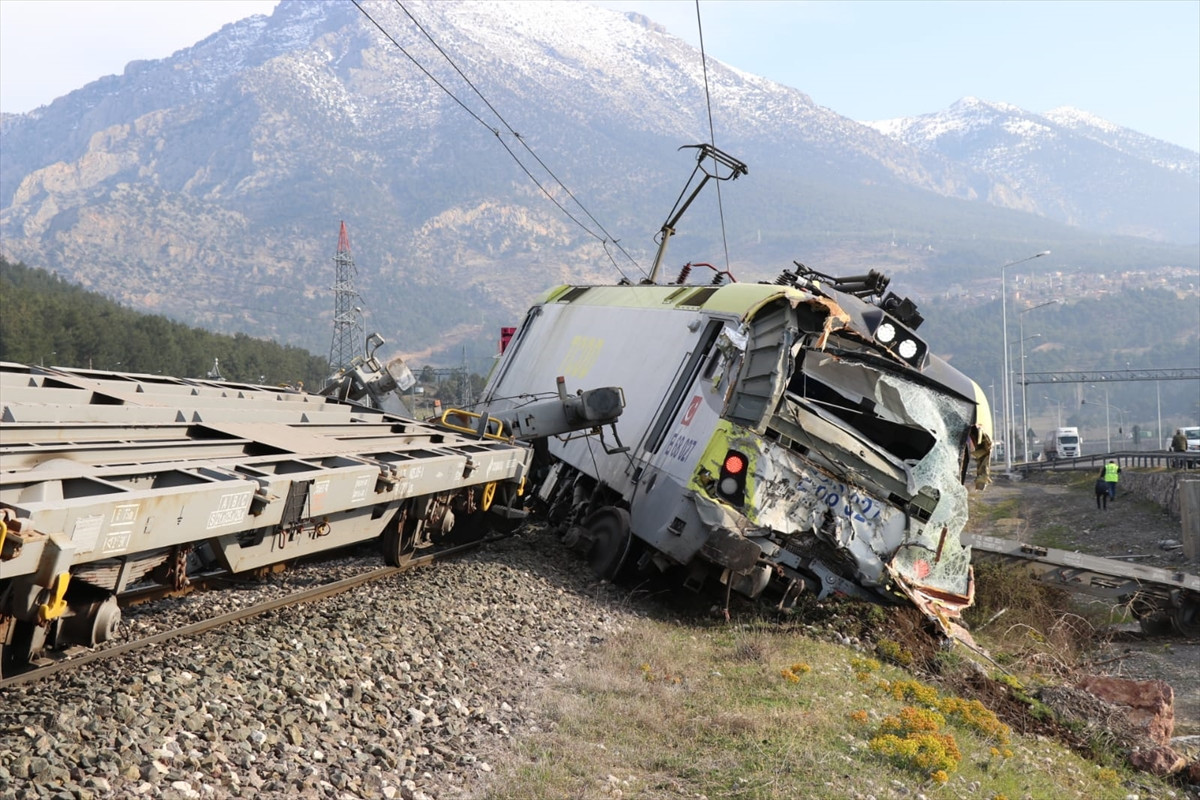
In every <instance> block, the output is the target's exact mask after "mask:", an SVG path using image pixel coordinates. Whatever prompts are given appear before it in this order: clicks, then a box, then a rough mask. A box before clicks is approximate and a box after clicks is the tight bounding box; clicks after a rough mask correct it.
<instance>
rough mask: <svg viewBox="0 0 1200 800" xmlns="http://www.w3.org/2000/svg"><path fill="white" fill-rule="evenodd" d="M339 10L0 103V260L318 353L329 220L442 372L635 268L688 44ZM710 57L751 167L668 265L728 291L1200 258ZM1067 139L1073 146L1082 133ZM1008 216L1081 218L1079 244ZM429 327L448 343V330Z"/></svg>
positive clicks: (654, 213) (405, 332) (697, 83)
mask: <svg viewBox="0 0 1200 800" xmlns="http://www.w3.org/2000/svg"><path fill="white" fill-rule="evenodd" d="M362 5H363V8H364V9H365V10H366V11H367V13H369V14H370V15H371V17H372V19H368V18H367V17H366V16H364V15H363V14H360V13H359V11H358V9H356V8H355V7H354V5H353V4H349V3H311V2H304V1H303V0H284V1H283V2H281V3H280V5H279V6H278V7H277V8H276V10H275V12H274V13H273V14H272V15H271V16H270V17H262V16H259V17H251V18H249V19H246V20H242V21H240V22H237V23H233V24H230V25H226V26H225V27H224V28H222V29H221V30H220V31H218V32H217V33H215V34H213V35H212V36H209V37H207V38H206V39H204V40H203V41H201V42H198V43H197V44H196V45H194V46H192V47H189V48H185V49H183V50H180V51H178V52H177V53H175V54H173V55H172V56H171V57H169V58H166V59H162V60H159V61H149V62H134V63H131V64H130V65H129V66H128V67H127V68H126V70H125V73H124V74H123V75H121V76H109V77H106V78H103V79H101V80H99V81H95V82H93V83H91V84H89V85H87V86H85V87H83V88H81V89H79V90H77V91H75V92H72V93H71V94H69V95H67V96H65V97H63V98H59V99H58V100H56V101H55V102H54V103H51V104H50V105H49V106H46V107H43V108H40V109H37V110H35V111H33V112H30V113H28V114H22V115H5V117H4V119H3V120H0V138H2V140H3V145H4V148H3V149H4V169H3V171H2V172H0V237H2V249H3V251H4V253H5V255H7V256H8V257H10V258H13V259H21V260H24V261H25V262H26V263H28V264H29V265H31V266H42V267H47V268H50V269H54V270H56V271H58V272H59V273H60V274H63V275H64V276H65V277H69V278H71V279H73V280H77V281H79V282H81V283H83V284H84V285H85V286H88V287H90V288H95V289H99V290H101V291H104V292H105V293H107V294H109V295H110V296H113V297H114V298H116V299H118V300H121V301H123V302H126V303H128V304H130V305H133V306H135V307H138V308H141V309H148V310H157V311H161V312H163V313H166V314H168V315H170V316H173V317H177V318H180V319H182V320H184V321H187V322H190V323H199V324H205V325H207V326H210V327H214V328H217V329H219V330H225V331H233V330H244V331H247V332H249V333H251V334H254V335H272V336H275V337H277V338H280V339H282V340H283V341H286V342H288V343H291V344H301V345H303V346H306V347H309V348H310V349H312V350H315V351H317V352H321V351H322V350H323V349H324V348H325V347H326V346H327V342H328V335H329V332H330V330H331V329H332V326H331V323H330V320H331V317H332V310H333V309H332V306H333V302H332V293H331V292H330V290H329V286H330V285H331V283H332V280H333V270H332V265H331V264H330V263H329V262H330V260H331V257H332V255H333V252H334V249H335V248H334V245H335V243H336V232H337V224H338V222H339V221H340V220H346V221H347V224H348V226H349V229H350V233H351V242H352V245H353V249H354V253H355V256H356V258H357V259H358V266H359V284H358V288H359V291H360V292H361V293H362V294H363V297H364V307H365V308H366V309H367V311H368V314H369V316H368V321H367V326H368V328H377V329H379V330H381V331H383V332H384V333H385V335H386V336H387V337H388V338H389V339H390V340H392V341H393V342H395V343H396V344H397V346H398V347H399V348H400V349H402V350H408V351H416V350H430V351H431V352H435V351H436V349H437V347H438V346H441V347H442V350H443V352H442V355H443V356H448V357H451V358H453V357H456V356H458V355H460V353H465V352H466V351H467V350H471V351H472V352H475V353H486V352H490V351H491V350H492V348H493V347H494V344H493V342H492V339H493V338H494V337H493V336H492V334H491V331H493V330H494V328H495V327H496V326H497V325H498V324H500V323H501V322H505V323H510V322H511V321H512V320H514V319H515V318H516V317H517V316H519V314H520V313H521V309H522V308H523V307H524V305H526V304H527V303H528V302H529V300H530V299H531V298H532V297H533V296H535V295H536V294H537V293H539V292H540V291H541V290H543V289H544V288H546V287H548V286H550V285H553V284H555V283H559V282H564V281H568V280H569V281H611V280H613V279H615V278H616V277H618V276H619V273H620V274H626V275H629V276H631V277H633V278H640V277H641V274H642V272H644V271H645V270H647V269H648V264H649V262H650V261H651V260H652V257H653V250H654V241H653V238H652V236H653V234H654V233H655V232H656V231H657V230H658V228H659V226H660V225H661V222H660V220H662V219H665V217H666V215H667V212H668V210H669V209H670V207H671V204H672V203H673V202H674V200H675V198H676V197H677V196H678V193H679V191H680V186H681V185H682V184H683V183H684V179H685V178H686V176H687V173H688V172H689V171H690V170H691V169H692V168H693V167H694V166H695V159H694V156H693V155H692V154H691V151H685V152H683V153H680V152H678V148H679V146H680V145H684V144H692V143H696V142H702V141H705V140H707V139H708V117H707V114H706V107H707V102H706V98H705V94H704V75H703V70H702V66H701V63H700V56H699V53H698V52H697V51H695V50H693V49H692V48H690V47H688V46H687V45H686V44H684V43H683V42H681V41H680V40H678V39H675V38H673V37H671V36H669V35H668V34H667V33H666V32H665V31H664V30H663V29H662V28H661V27H659V26H657V25H655V24H654V23H652V22H651V21H649V20H647V19H646V18H644V17H641V16H639V15H622V14H619V13H617V12H613V11H609V10H606V9H599V8H594V7H591V6H588V5H585V4H582V3H503V4H497V3H491V2H456V3H432V2H430V3H418V2H414V3H408V4H405V6H404V7H403V8H401V7H399V6H398V5H394V4H386V3H382V2H370V3H363V4H362ZM405 9H407V11H408V12H411V14H412V18H409V17H407V16H406V12H405ZM372 20H373V21H372ZM414 20H416V21H419V23H420V27H418V26H417V25H416V24H414ZM377 25H378V27H377ZM380 28H382V29H383V30H385V31H387V33H388V35H389V36H391V37H392V38H393V39H394V43H393V41H390V40H389V39H388V38H385V37H384V36H383V35H382V34H381V32H380ZM422 29H424V30H425V31H428V32H429V33H430V35H431V37H432V40H433V42H431V41H430V40H429V39H428V38H426V37H425V36H423V35H422ZM434 42H435V43H436V45H435V44H434ZM401 47H402V48H403V52H402V51H401V50H400V48H401ZM442 52H444V53H446V54H448V55H449V56H450V58H452V59H453V62H454V63H453V64H450V63H448V61H447V60H446V58H445V57H444V56H443V55H442ZM418 65H419V67H418ZM708 66H709V74H708V79H709V85H710V87H711V100H712V113H713V120H714V124H715V126H716V136H717V145H718V146H719V147H721V148H722V149H723V150H726V151H727V152H729V153H731V154H732V155H734V156H736V157H738V158H740V159H742V160H744V161H745V162H746V163H747V164H748V165H749V166H750V172H749V175H747V176H746V177H745V178H743V179H739V180H738V181H736V182H730V183H725V184H722V186H721V197H720V199H721V203H720V206H718V204H717V195H716V192H715V191H713V190H712V189H706V193H705V195H703V196H702V197H701V198H700V199H699V200H698V201H697V202H696V203H695V204H694V206H693V207H692V208H691V209H689V211H688V215H687V217H685V219H684V220H683V223H682V224H681V225H680V226H679V234H678V235H677V236H676V237H675V238H674V239H672V241H671V250H670V254H669V257H668V262H669V263H670V264H674V265H675V267H669V268H668V271H670V270H671V269H674V268H677V266H678V264H681V263H683V262H684V261H687V260H698V261H716V260H719V259H720V254H721V253H722V252H723V248H724V247H725V246H726V244H727V246H728V250H729V253H730V260H731V261H730V266H731V268H732V270H733V272H734V274H735V275H737V276H738V278H739V279H743V280H747V279H749V280H757V279H768V278H771V277H774V275H775V274H777V273H778V271H779V270H780V269H781V268H783V267H785V266H789V265H790V263H791V260H792V259H796V258H801V259H803V260H805V261H806V263H809V264H813V265H820V266H818V268H819V269H823V270H824V271H829V272H861V271H865V270H866V269H868V268H873V267H882V268H884V269H885V270H887V271H892V272H904V273H907V276H908V278H909V279H910V280H911V281H912V282H913V283H920V281H922V280H925V281H928V282H933V281H944V280H945V279H946V276H947V275H948V274H969V273H970V272H971V271H972V270H973V269H978V268H981V267H988V268H990V265H992V264H995V263H997V262H998V261H1000V260H1006V259H1007V258H1010V257H1011V254H1012V252H1013V249H1014V248H1015V249H1017V250H1018V251H1019V252H1018V253H1017V255H1021V254H1023V253H1024V251H1025V250H1034V249H1040V247H1030V245H1029V244H1028V243H1029V242H1030V241H1037V242H1039V244H1040V243H1045V244H1043V245H1041V246H1047V245H1049V246H1053V247H1054V249H1055V251H1056V252H1061V253H1065V254H1068V257H1071V256H1070V255H1069V254H1070V253H1071V252H1072V248H1073V247H1074V248H1075V254H1074V257H1075V258H1076V259H1078V260H1080V261H1081V262H1084V261H1086V260H1087V259H1088V258H1093V257H1097V254H1103V255H1104V256H1105V257H1111V255H1112V254H1113V253H1114V252H1121V253H1126V254H1128V253H1134V254H1136V255H1137V257H1138V258H1139V261H1140V263H1191V262H1190V261H1189V259H1192V260H1194V259H1195V247H1194V246H1191V247H1186V246H1185V247H1183V248H1178V247H1176V248H1165V249H1163V248H1160V247H1159V246H1157V245H1154V244H1152V243H1150V242H1143V241H1140V240H1134V239H1126V240H1120V241H1117V242H1115V243H1114V242H1113V241H1111V240H1108V239H1106V238H1104V235H1105V234H1104V232H1105V231H1107V232H1108V233H1109V234H1111V233H1112V232H1114V231H1118V230H1125V229H1134V230H1144V231H1145V232H1146V233H1147V235H1148V236H1150V237H1151V238H1162V239H1169V238H1170V236H1169V235H1168V233H1167V232H1166V228H1165V227H1163V226H1159V228H1155V229H1154V230H1146V229H1147V228H1148V227H1152V226H1149V225H1148V222H1147V220H1146V217H1145V215H1143V216H1140V217H1135V218H1133V221H1132V222H1127V221H1126V220H1125V219H1124V218H1123V217H1121V216H1120V215H1116V214H1114V215H1113V219H1112V220H1110V221H1108V222H1105V221H1104V220H1103V219H1101V217H1102V216H1103V215H1101V214H1099V212H1097V213H1095V214H1092V216H1087V215H1086V214H1083V213H1077V212H1074V211H1072V204H1073V203H1075V204H1077V201H1076V200H1073V199H1072V191H1073V190H1072V189H1071V188H1070V187H1071V186H1073V185H1074V184H1073V183H1072V182H1071V181H1069V180H1068V178H1069V176H1062V175H1058V176H1053V175H1052V176H1051V177H1058V178H1060V179H1062V180H1061V181H1060V183H1058V184H1055V183H1053V182H1052V181H1049V179H1044V180H1043V179H1034V178H1031V177H1030V175H1031V174H1032V175H1033V176H1034V177H1036V176H1037V175H1038V174H1039V173H1037V171H1036V170H1033V172H1032V173H1030V172H1028V171H1022V169H1023V167H1022V162H1020V160H1013V161H1012V162H1011V163H1009V164H1007V165H1006V166H1005V165H1004V164H1002V162H1001V160H1000V159H998V158H993V159H992V160H991V161H990V162H987V163H985V164H982V165H981V164H980V163H977V160H972V159H971V158H962V157H958V156H956V155H955V154H954V153H953V152H951V151H947V150H946V149H945V148H941V149H939V148H931V147H924V146H918V145H917V144H915V143H914V142H912V141H909V140H908V138H907V137H903V136H902V137H898V138H895V137H892V136H886V135H884V133H881V132H880V131H879V130H877V129H875V128H872V127H869V126H866V125H862V124H859V123H857V122H854V121H852V120H849V119H847V118H845V117H842V116H840V115H838V114H836V113H835V112H834V111H832V110H830V109H827V108H823V107H821V106H817V105H816V104H814V103H813V102H812V100H811V98H809V97H808V96H807V95H805V94H803V93H802V92H801V91H799V90H797V89H793V88H788V87H783V86H780V85H778V84H775V83H773V82H771V81H768V80H766V79H764V78H761V77H758V76H754V75H750V74H748V73H745V72H742V71H739V70H737V69H735V68H733V67H729V66H726V65H723V64H720V63H718V62H712V61H710V63H709V65H708ZM460 70H461V72H460ZM426 72H427V73H428V75H432V76H433V77H435V78H436V79H437V80H438V81H439V82H440V83H441V84H442V85H443V86H445V87H446V89H447V90H448V92H449V93H452V94H453V97H452V96H450V94H448V93H447V92H444V91H442V90H441V89H439V88H438V87H437V86H436V85H434V84H433V83H432V81H431V80H430V78H429V77H428V75H427V74H425V73H426ZM464 76H465V78H466V79H469V82H468V81H467V80H466V79H464ZM476 89H478V90H479V94H477V93H476V92H475V90H476ZM481 96H482V97H481ZM482 98H486V102H485V101H484V100H483V99H482ZM464 106H465V107H467V108H469V109H470V112H471V113H470V114H468V113H466V112H465V111H464ZM493 109H494V111H493ZM496 112H498V113H496ZM1056 124H1059V127H1060V128H1062V129H1064V130H1065V129H1066V128H1067V124H1066V122H1063V123H1056ZM510 125H511V128H510V127H509V126H510ZM1080 126H1084V128H1086V131H1088V133H1087V135H1084V134H1082V133H1080V134H1078V135H1076V136H1075V138H1073V139H1071V140H1070V144H1071V146H1076V145H1078V144H1079V143H1080V142H1085V141H1086V142H1092V139H1091V138H1088V137H1096V136H1102V127H1101V126H1098V125H1096V124H1095V123H1087V124H1086V126H1085V125H1084V123H1083V122H1080V123H1078V124H1077V125H1076V127H1077V128H1079V129H1081V130H1082V129H1084V128H1080ZM1130 133H1131V132H1130ZM1114 135H1115V134H1114ZM1122 135H1124V134H1122ZM1126 139H1128V137H1126ZM1134 144H1136V142H1135V141H1134V140H1132V139H1129V140H1128V142H1127V144H1126V150H1127V151H1128V152H1122V153H1117V155H1116V156H1111V157H1113V158H1116V157H1117V156H1120V157H1121V158H1124V159H1126V161H1125V162H1122V163H1124V164H1133V165H1134V166H1136V167H1137V168H1138V170H1139V172H1138V174H1139V175H1141V176H1143V178H1144V179H1145V181H1146V182H1147V186H1146V188H1145V191H1144V192H1143V195H1146V194H1148V193H1153V191H1155V190H1156V187H1157V186H1159V183H1158V179H1159V176H1158V174H1157V173H1153V172H1150V171H1147V170H1146V169H1144V168H1143V164H1142V160H1144V158H1142V157H1139V156H1137V155H1136V152H1135V148H1134ZM526 145H528V146H529V148H531V149H532V151H533V152H534V153H536V154H537V157H536V158H534V157H532V156H531V155H530V153H529V151H527V150H526V149H525V148H526ZM1094 146H1095V147H1096V148H1098V150H1099V151H1100V152H1107V151H1105V150H1103V148H1101V146H1100V145H1099V144H1096V145H1094ZM506 151H507V152H506ZM1108 151H1112V152H1114V153H1116V151H1115V150H1112V148H1111V147H1109V148H1108ZM509 153H512V154H513V156H512V157H510V155H509ZM1193 156H1194V154H1193ZM518 158H519V159H520V165H519V166H518V165H517V164H515V163H514V159H518ZM1139 158H1142V160H1138V159H1139ZM997 165H1000V166H1004V168H1003V169H1002V168H1000V166H997ZM985 167H987V168H985ZM526 171H528V173H530V174H531V175H533V176H534V177H536V178H537V181H538V183H537V184H535V183H533V182H532V181H531V180H530V179H529V177H528V176H527V175H526V174H525V172H526ZM1180 174H1181V175H1183V176H1184V178H1185V179H1187V180H1191V181H1192V184H1193V185H1195V184H1196V180H1195V177H1194V174H1192V173H1187V172H1186V170H1185V171H1184V172H1182V173H1180ZM1189 175H1190V176H1191V177H1188V176H1189ZM554 178H558V179H561V181H562V184H564V185H565V186H566V187H569V188H570V190H571V194H567V192H566V191H565V190H564V189H563V187H561V186H557V185H556V184H555V180H554ZM1126 188H1127V187H1126ZM1094 194H1095V195H1096V197H1094V198H1093V200H1094V202H1095V203H1096V204H1102V203H1104V202H1108V201H1106V200H1105V197H1106V195H1105V194H1104V192H1094ZM546 195H551V196H553V197H554V199H555V201H556V202H557V203H558V204H559V205H561V206H562V207H563V208H564V209H567V210H568V211H569V212H570V214H571V216H570V217H568V216H567V215H566V214H564V213H563V212H562V211H560V210H559V208H558V207H556V205H555V204H554V203H550V202H547V200H546ZM1139 196H1142V195H1139ZM574 198H578V199H579V200H580V201H581V203H582V206H581V205H579V204H576V203H575V202H574ZM1193 199H1194V198H1193ZM1021 211H1028V212H1033V211H1040V212H1041V213H1045V214H1047V215H1048V216H1049V215H1051V212H1053V213H1057V214H1059V215H1060V216H1065V217H1068V218H1069V219H1070V220H1071V221H1076V222H1079V224H1082V221H1086V220H1090V219H1092V218H1093V217H1095V218H1097V219H1101V222H1100V223H1098V224H1100V227H1099V228H1097V230H1099V231H1100V232H1101V234H1102V236H1101V239H1099V240H1097V236H1096V232H1095V231H1093V230H1087V231H1083V230H1074V229H1071V228H1065V227H1063V226H1061V225H1058V224H1056V223H1055V222H1053V221H1049V220H1047V219H1045V218H1041V217H1038V216H1034V215H1033V214H1030V213H1021ZM1178 213H1179V214H1182V215H1183V216H1184V217H1185V218H1186V216H1187V214H1188V213H1190V212H1189V211H1188V209H1187V208H1186V207H1184V208H1183V209H1182V211H1180V212H1178ZM1193 216H1196V215H1195V214H1193ZM574 220H579V224H576V222H575V221H574ZM722 222H723V223H724V229H725V231H726V234H725V235H724V236H723V235H722ZM1105 225H1107V226H1108V227H1107V228H1106V227H1104V226H1105ZM1176 227H1178V225H1176ZM1194 227H1195V226H1193V233H1195V230H1194ZM1185 241H1186V240H1185ZM622 250H624V251H626V252H628V254H629V256H630V257H631V258H628V259H627V258H626V257H625V256H624V254H623V253H622ZM614 266H615V267H616V269H614ZM452 329H453V330H457V331H460V332H461V335H460V336H459V337H458V338H456V339H455V340H454V341H444V340H443V339H444V337H443V336H442V333H443V332H444V331H447V330H452Z"/></svg>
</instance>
